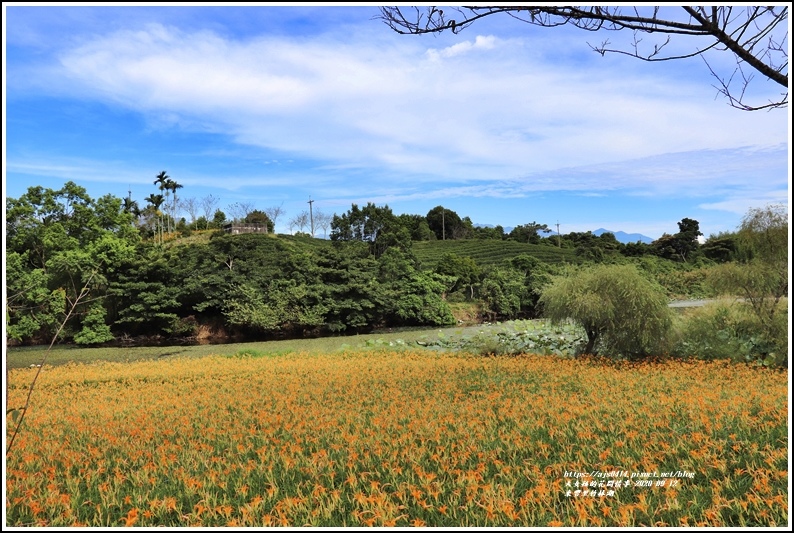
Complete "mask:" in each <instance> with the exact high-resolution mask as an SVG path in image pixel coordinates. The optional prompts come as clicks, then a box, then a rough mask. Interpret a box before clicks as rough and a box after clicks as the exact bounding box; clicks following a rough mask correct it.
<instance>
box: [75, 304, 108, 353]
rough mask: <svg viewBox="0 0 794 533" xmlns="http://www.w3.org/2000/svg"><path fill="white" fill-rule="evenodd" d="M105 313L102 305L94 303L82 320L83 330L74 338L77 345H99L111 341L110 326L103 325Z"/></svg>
mask: <svg viewBox="0 0 794 533" xmlns="http://www.w3.org/2000/svg"><path fill="white" fill-rule="evenodd" d="M106 315H107V312H106V311H105V308H104V307H103V306H102V304H100V303H98V302H94V304H93V305H92V306H91V307H90V308H89V309H88V313H87V314H86V316H85V318H83V329H81V330H80V332H79V333H77V334H76V335H75V336H74V342H76V343H77V344H101V343H103V342H108V341H112V340H113V333H111V331H110V326H108V325H107V324H106V323H105V316H106Z"/></svg>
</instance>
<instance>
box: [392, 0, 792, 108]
mask: <svg viewBox="0 0 794 533" xmlns="http://www.w3.org/2000/svg"><path fill="white" fill-rule="evenodd" d="M640 9H642V11H640ZM664 9H665V10H669V11H665V16H662V13H661V10H662V8H661V7H659V6H647V7H642V8H637V7H633V8H629V7H627V6H510V5H508V6H464V7H446V6H444V8H443V9H442V8H439V7H437V6H429V7H421V8H420V7H400V6H392V7H388V6H387V7H381V8H380V16H378V17H377V18H379V19H381V20H383V22H384V23H385V24H386V25H387V26H389V27H390V28H391V29H392V30H394V31H395V32H397V33H400V34H403V35H419V34H427V33H440V32H443V31H446V30H449V31H451V32H452V33H455V34H457V33H459V32H461V31H462V30H463V29H464V28H467V27H469V26H471V25H472V24H473V23H475V22H476V21H478V20H480V19H482V18H484V17H487V16H490V15H496V14H500V13H501V14H506V15H509V16H511V17H513V18H514V19H517V20H520V21H522V22H525V23H527V24H530V25H532V26H539V27H544V28H553V27H557V26H565V25H570V26H575V27H577V28H579V29H582V30H585V31H591V32H598V31H622V30H628V31H631V32H633V33H634V36H633V41H632V43H631V44H630V45H629V46H628V49H620V48H610V42H609V40H608V39H605V40H604V41H603V42H602V43H601V44H600V45H598V46H593V45H589V46H590V47H591V48H592V49H593V50H594V51H595V52H598V53H599V54H601V55H604V54H606V53H617V54H624V55H628V56H631V57H634V58H637V59H641V60H643V61H671V60H677V59H686V58H691V57H695V56H698V55H699V56H701V57H703V59H704V61H705V60H706V58H705V57H704V53H705V52H707V51H709V50H713V49H716V50H719V51H725V52H727V53H730V54H732V55H733V56H734V57H735V58H736V69H735V70H734V72H733V73H731V74H730V75H728V76H721V75H719V74H718V73H717V72H715V70H714V68H712V66H711V65H710V64H709V63H708V62H706V66H707V68H708V69H709V72H710V73H711V74H712V75H713V76H714V77H715V78H716V79H717V85H716V86H715V88H716V89H717V91H718V93H719V94H722V95H723V96H725V97H726V98H727V100H728V103H729V105H731V106H732V107H735V108H737V109H741V110H745V111H755V110H759V109H771V108H783V107H787V106H788V47H787V41H788V26H787V23H786V21H787V20H788V6H787V5H779V6H719V7H718V6H671V7H665V8H664ZM644 34H660V35H663V36H664V39H663V40H661V41H657V42H649V43H648V44H644V43H643V39H642V37H641V36H642V35H644ZM680 37H687V38H690V39H692V40H693V41H702V44H703V45H702V46H699V47H695V48H694V49H693V51H691V52H688V53H676V54H669V55H668V54H666V53H665V52H666V50H667V49H666V47H667V45H668V44H670V42H671V38H680ZM750 71H755V72H757V73H759V74H762V75H763V76H764V77H765V78H766V79H768V80H770V81H772V82H774V83H776V84H778V85H781V86H783V87H785V88H786V91H785V92H783V93H781V94H780V98H779V99H776V100H774V101H770V102H767V103H764V104H761V105H757V104H750V103H748V102H747V101H746V98H747V95H746V93H747V87H748V85H749V84H750V82H751V81H753V79H754V77H753V76H752V75H750V74H749V72H750ZM737 74H738V76H737Z"/></svg>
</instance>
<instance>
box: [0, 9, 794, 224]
mask: <svg viewBox="0 0 794 533" xmlns="http://www.w3.org/2000/svg"><path fill="white" fill-rule="evenodd" d="M3 10H4V16H3V24H4V31H3V45H4V61H3V64H4V69H5V72H4V76H3V81H4V86H3V89H4V93H3V95H4V104H5V106H4V107H5V108H4V113H3V121H4V136H3V140H4V151H5V153H4V157H3V161H4V164H3V172H4V180H3V183H4V185H3V187H4V191H3V192H4V194H5V195H6V196H7V197H19V196H20V195H22V194H23V193H24V192H25V191H26V190H27V188H28V187H30V186H33V185H42V186H44V187H47V188H59V187H61V186H62V185H63V183H65V182H66V181H69V180H71V181H74V182H76V183H77V184H79V185H81V186H83V187H85V188H86V189H87V190H88V192H89V194H90V195H91V196H92V197H94V198H97V197H99V196H102V195H104V194H108V193H110V194H113V195H115V196H119V197H125V196H127V193H128V190H131V191H132V197H133V199H135V200H138V202H139V203H140V204H141V205H142V206H144V205H145V202H144V198H145V197H147V196H149V194H151V193H158V192H159V191H158V190H157V188H156V186H155V185H154V184H153V181H154V179H155V176H156V175H157V174H158V173H159V172H160V171H162V170H165V171H167V173H168V175H169V176H171V178H172V179H174V180H176V181H177V182H178V183H180V184H182V185H183V188H182V189H181V190H180V191H179V194H180V197H181V198H183V199H187V198H195V199H197V200H199V199H201V198H204V197H207V196H208V195H212V196H213V197H215V198H218V207H219V208H221V209H223V210H227V207H228V206H229V205H231V204H234V203H246V204H249V205H253V206H254V207H255V208H257V209H263V210H264V209H266V208H268V207H273V206H279V205H281V206H282V208H283V210H284V214H283V215H282V216H281V217H280V218H279V219H278V220H277V227H276V230H277V231H278V232H287V231H288V228H287V221H288V220H289V219H290V218H292V217H294V216H295V215H297V214H298V213H299V212H300V211H303V210H307V209H308V203H307V202H308V200H309V199H312V200H313V201H314V203H313V208H314V209H315V210H318V209H319V210H320V211H322V212H325V213H328V214H332V213H339V214H341V213H343V212H345V211H347V210H348V209H349V208H350V206H351V204H352V203H357V204H359V205H363V204H366V203H367V202H374V203H376V204H378V205H384V204H388V206H389V207H391V208H392V210H393V211H394V212H395V213H397V214H400V213H412V214H422V215H424V214H426V213H427V212H428V211H429V210H430V209H432V208H433V207H435V206H437V205H443V206H445V207H447V208H450V209H453V210H455V211H456V212H457V213H458V214H459V215H460V216H461V217H463V216H469V217H470V218H471V220H472V221H473V222H474V223H478V224H492V225H496V224H501V225H503V226H515V225H518V224H525V223H528V222H532V221H536V222H539V223H545V224H548V225H549V226H555V225H556V224H557V223H558V222H559V224H560V231H561V232H562V233H568V232H570V231H587V230H595V229H597V228H602V227H603V228H608V229H611V230H615V231H618V230H622V231H625V232H628V233H642V234H645V235H647V236H649V237H652V238H657V237H659V236H660V235H661V234H662V233H665V232H667V233H675V232H676V231H678V227H677V224H676V223H677V222H678V221H679V220H681V219H682V218H685V217H688V218H694V219H696V220H698V221H699V222H700V227H701V230H702V231H703V233H704V234H705V235H706V236H708V235H709V234H712V233H716V232H719V231H724V230H733V229H735V228H736V227H737V226H738V224H739V223H740V222H741V218H742V216H743V215H744V214H745V213H746V212H747V210H748V209H749V208H751V207H762V206H764V205H766V204H769V203H778V204H780V203H782V204H786V205H788V204H789V201H790V175H791V167H790V163H789V162H788V161H789V159H790V157H789V155H790V133H791V124H790V112H789V110H788V109H785V110H777V111H769V112H767V111H757V112H742V111H738V110H735V109H732V108H731V107H729V106H728V105H727V102H726V101H725V99H724V98H722V97H721V96H719V95H718V94H717V90H716V89H715V88H714V87H713V84H714V83H715V80H714V78H713V77H712V76H711V74H710V73H709V70H708V68H707V66H706V64H705V63H704V61H703V59H701V58H699V57H695V58H692V59H688V60H680V61H669V62H664V63H647V62H642V61H639V60H637V59H633V58H630V57H627V56H623V55H617V54H614V55H609V54H607V55H606V56H604V57H602V56H601V55H599V54H597V53H595V52H593V51H592V50H591V49H590V47H589V46H588V43H592V44H598V43H600V42H601V41H602V40H603V39H605V38H609V39H610V41H611V42H613V44H615V45H619V44H621V43H625V41H624V40H625V39H627V38H629V37H630V35H625V36H624V35H621V34H614V33H613V34H610V35H604V36H602V35H598V34H592V33H584V32H582V31H580V30H576V29H575V28H567V27H562V28H535V27H530V26H528V25H526V24H524V23H521V22H518V21H515V20H513V19H511V18H509V17H506V16H494V17H488V18H485V19H483V20H482V21H480V23H478V24H474V25H472V26H471V27H469V28H467V29H465V30H464V31H462V32H461V33H460V34H458V35H453V34H451V33H444V34H441V35H436V36H432V35H428V36H407V35H398V34H396V33H395V32H393V31H392V30H390V29H389V28H388V27H387V26H386V25H385V24H384V23H383V22H382V21H380V20H377V19H375V17H376V16H377V15H378V14H379V11H378V9H377V7H376V6H375V5H372V6H361V7H358V6H356V7H347V6H324V7H317V6H315V7H311V6H305V5H300V4H291V5H285V6H282V7H273V6H270V5H263V6H253V5H246V6H237V7H226V6H211V5H203V6H202V5H196V6H157V5H153V6H136V5H126V6H110V5H108V6H98V7H97V6H92V7H78V6H72V7H69V6H67V7H60V6H46V5H45V6H25V5H24V4H14V3H10V4H8V3H7V4H4V5H3ZM647 38H648V39H650V37H647ZM698 45H700V46H705V44H700V43H693V42H692V41H687V40H674V42H673V43H672V44H671V46H675V47H678V49H679V50H682V51H683V50H689V49H692V48H693V47H695V46H698ZM787 46H788V44H787ZM709 62H710V64H711V65H712V67H715V68H718V69H719V68H723V69H726V68H727V69H729V70H728V71H727V72H730V69H731V68H732V67H731V64H732V62H733V59H732V58H731V57H729V56H728V55H726V54H724V53H722V54H720V53H714V54H711V55H710V56H709ZM760 78H761V76H760V75H758V76H757V79H756V80H755V81H754V82H753V84H752V85H751V86H750V91H752V93H751V96H752V97H753V98H754V99H755V100H756V101H759V102H763V101H766V100H769V99H776V98H779V95H780V92H781V91H780V89H781V88H780V87H779V86H778V85H776V84H773V83H771V82H766V81H765V80H763V79H760ZM185 215H186V214H185Z"/></svg>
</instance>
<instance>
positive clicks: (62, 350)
mask: <svg viewBox="0 0 794 533" xmlns="http://www.w3.org/2000/svg"><path fill="white" fill-rule="evenodd" d="M437 331H439V330H438V329H431V330H427V329H410V330H401V331H392V332H381V333H371V334H367V335H350V336H344V337H342V336H340V337H323V338H319V339H290V340H277V341H264V342H244V343H231V344H204V345H196V346H143V347H133V348H104V347H100V348H85V347H78V346H55V347H53V349H52V350H51V351H50V354H49V355H48V356H47V361H46V364H48V365H52V366H59V365H64V364H67V363H71V362H81V363H92V362H96V361H110V362H119V363H123V362H133V361H144V360H153V359H164V358H168V357H204V356H207V355H224V356H229V357H233V356H242V355H244V354H246V353H248V354H249V355H251V356H265V355H275V354H284V353H292V352H296V353H297V352H308V353H333V352H337V351H341V350H345V349H349V348H380V347H390V348H392V349H394V348H395V347H399V346H401V345H413V346H417V345H416V341H417V340H421V339H426V338H427V337H428V336H429V335H435V334H436V332H437ZM452 331H455V330H454V329H453V330H452ZM390 342H391V343H393V344H392V345H391V346H390V345H389V343H390ZM46 351H47V348H46V347H45V346H23V347H12V348H8V350H7V351H6V368H9V369H10V368H25V367H30V366H31V365H38V364H40V363H41V361H42V359H43V358H44V355H45V353H46Z"/></svg>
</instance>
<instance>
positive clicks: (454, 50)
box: [425, 35, 497, 61]
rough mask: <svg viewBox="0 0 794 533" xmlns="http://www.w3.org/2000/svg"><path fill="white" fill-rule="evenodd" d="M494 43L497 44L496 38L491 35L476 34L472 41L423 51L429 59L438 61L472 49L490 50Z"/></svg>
mask: <svg viewBox="0 0 794 533" xmlns="http://www.w3.org/2000/svg"><path fill="white" fill-rule="evenodd" d="M496 45H497V39H496V37H494V36H493V35H487V36H483V35H478V36H477V37H476V38H475V39H474V42H471V41H463V42H460V43H457V44H453V45H452V46H448V47H446V48H442V49H441V50H436V49H435V48H429V49H428V50H427V52H425V54H426V56H427V58H428V59H429V60H430V61H439V60H441V59H444V58H450V57H455V56H458V55H461V54H465V53H468V52H471V51H472V50H491V49H493V48H494V47H495V46H496Z"/></svg>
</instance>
